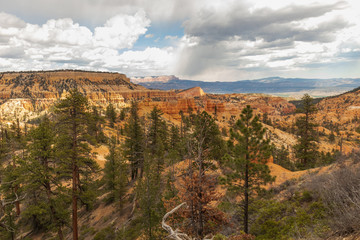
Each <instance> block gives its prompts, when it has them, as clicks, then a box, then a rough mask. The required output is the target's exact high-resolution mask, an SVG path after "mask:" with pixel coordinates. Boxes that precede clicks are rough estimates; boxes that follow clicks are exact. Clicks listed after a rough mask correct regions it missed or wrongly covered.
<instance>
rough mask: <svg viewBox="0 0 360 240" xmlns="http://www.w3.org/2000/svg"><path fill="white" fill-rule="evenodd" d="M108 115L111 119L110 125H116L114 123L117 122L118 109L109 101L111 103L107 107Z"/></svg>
mask: <svg viewBox="0 0 360 240" xmlns="http://www.w3.org/2000/svg"><path fill="white" fill-rule="evenodd" d="M105 115H106V117H107V118H108V120H109V123H110V127H112V128H113V127H114V124H115V122H116V111H115V108H114V106H113V105H112V103H109V105H108V106H107V107H106V113H105Z"/></svg>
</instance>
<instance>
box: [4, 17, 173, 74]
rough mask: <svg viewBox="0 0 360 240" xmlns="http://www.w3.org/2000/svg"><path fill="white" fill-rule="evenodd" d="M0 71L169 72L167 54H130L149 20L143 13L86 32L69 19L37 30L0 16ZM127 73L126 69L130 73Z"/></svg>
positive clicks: (154, 51)
mask: <svg viewBox="0 0 360 240" xmlns="http://www.w3.org/2000/svg"><path fill="white" fill-rule="evenodd" d="M0 20H1V21H0V43H2V44H0V59H1V60H2V61H0V70H2V71H7V70H26V69H28V70H29V69H49V68H68V67H70V68H82V69H93V70H106V69H108V70H109V69H111V70H116V71H122V70H124V71H125V70H126V71H125V72H126V73H127V72H129V71H130V72H132V73H137V74H138V75H139V74H141V75H148V74H149V73H154V71H158V72H160V73H164V74H165V71H166V70H168V69H169V64H168V63H170V62H171V61H170V59H169V58H170V56H171V54H172V53H171V51H172V49H169V48H166V49H165V48H164V49H161V48H146V49H145V50H143V51H132V50H131V48H132V47H133V45H134V44H135V42H136V41H137V40H138V38H139V37H140V36H141V35H144V34H145V33H146V32H147V28H148V27H149V26H150V20H149V19H148V18H147V16H146V14H145V12H144V11H138V12H137V13H135V14H133V15H127V14H119V15H116V16H114V17H112V18H110V19H108V20H107V21H106V22H105V23H104V24H103V26H98V27H95V28H94V30H93V31H91V30H90V29H89V28H88V27H86V26H82V25H80V24H79V23H76V22H74V21H73V20H72V19H71V18H61V19H50V20H48V21H46V22H45V23H44V24H42V25H38V24H31V23H26V22H24V21H23V20H21V19H20V18H18V17H16V16H14V15H11V14H8V13H0ZM129 69H130V70H129Z"/></svg>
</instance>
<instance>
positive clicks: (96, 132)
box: [88, 106, 106, 143]
mask: <svg viewBox="0 0 360 240" xmlns="http://www.w3.org/2000/svg"><path fill="white" fill-rule="evenodd" d="M103 124H104V118H103V117H102V116H100V114H99V111H98V109H97V107H95V106H93V107H92V111H91V112H90V114H89V127H88V133H89V136H91V137H93V138H94V141H93V142H94V143H105V142H106V137H105V135H104V132H103V131H102V125H103Z"/></svg>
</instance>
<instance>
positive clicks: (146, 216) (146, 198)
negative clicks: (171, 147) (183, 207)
mask: <svg viewBox="0 0 360 240" xmlns="http://www.w3.org/2000/svg"><path fill="white" fill-rule="evenodd" d="M146 156H147V158H146V160H145V163H144V176H143V178H140V179H138V181H137V185H136V195H137V197H138V202H139V207H140V214H141V221H142V223H143V229H145V233H146V236H147V239H149V240H152V239H161V237H160V236H159V235H158V234H159V233H158V229H160V220H161V218H162V216H163V215H164V212H165V211H164V205H163V202H162V199H161V195H162V194H161V193H162V189H161V188H162V187H161V174H159V172H158V171H157V167H158V166H157V164H156V162H155V161H153V159H152V158H151V155H150V154H147V155H146Z"/></svg>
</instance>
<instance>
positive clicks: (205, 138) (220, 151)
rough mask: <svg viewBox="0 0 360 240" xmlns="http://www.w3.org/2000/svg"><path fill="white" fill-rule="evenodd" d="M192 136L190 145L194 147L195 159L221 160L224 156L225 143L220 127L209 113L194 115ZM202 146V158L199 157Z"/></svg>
mask: <svg viewBox="0 0 360 240" xmlns="http://www.w3.org/2000/svg"><path fill="white" fill-rule="evenodd" d="M190 117H191V119H190V120H191V124H192V132H193V133H192V135H191V139H190V141H191V142H190V144H191V147H192V150H193V151H192V152H190V154H192V157H193V158H202V159H213V160H220V159H221V158H222V157H223V155H224V152H225V151H224V150H225V142H224V140H223V139H222V137H221V133H220V130H219V127H218V126H217V124H216V123H215V119H214V118H212V117H211V116H210V115H209V114H208V113H207V112H205V111H203V112H202V113H198V114H192V115H191V116H190ZM199 146H201V148H202V149H203V150H205V149H206V151H201V153H200V154H201V156H199V155H198V154H199V151H198V149H197V148H198V147H199Z"/></svg>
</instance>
